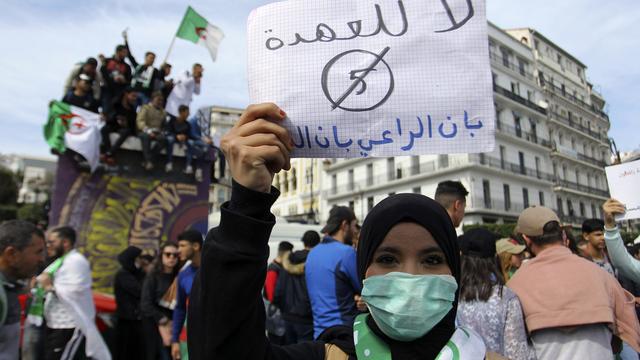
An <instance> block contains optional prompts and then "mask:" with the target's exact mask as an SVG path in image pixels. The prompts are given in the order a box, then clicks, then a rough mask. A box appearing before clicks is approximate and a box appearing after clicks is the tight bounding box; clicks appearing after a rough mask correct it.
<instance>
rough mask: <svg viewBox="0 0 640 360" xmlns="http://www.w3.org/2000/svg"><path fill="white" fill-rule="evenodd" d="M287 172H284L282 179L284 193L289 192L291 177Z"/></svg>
mask: <svg viewBox="0 0 640 360" xmlns="http://www.w3.org/2000/svg"><path fill="white" fill-rule="evenodd" d="M287 174H288V173H287V172H285V173H284V179H283V180H282V187H283V188H284V191H283V193H285V194H286V193H288V192H289V177H288V175H287Z"/></svg>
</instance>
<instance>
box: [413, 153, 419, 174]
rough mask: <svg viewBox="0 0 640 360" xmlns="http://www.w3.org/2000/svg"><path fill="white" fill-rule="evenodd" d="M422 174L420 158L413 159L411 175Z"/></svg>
mask: <svg viewBox="0 0 640 360" xmlns="http://www.w3.org/2000/svg"><path fill="white" fill-rule="evenodd" d="M418 174H420V156H412V157H411V175H418Z"/></svg>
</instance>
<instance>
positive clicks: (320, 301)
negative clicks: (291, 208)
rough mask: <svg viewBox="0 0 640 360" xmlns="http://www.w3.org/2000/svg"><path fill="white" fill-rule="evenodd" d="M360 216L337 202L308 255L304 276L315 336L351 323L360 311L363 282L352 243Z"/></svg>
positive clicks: (315, 337)
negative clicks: (320, 239) (328, 329)
mask: <svg viewBox="0 0 640 360" xmlns="http://www.w3.org/2000/svg"><path fill="white" fill-rule="evenodd" d="M356 223H357V219H356V216H355V214H354V213H353V211H352V210H351V209H350V208H348V207H346V206H334V207H333V208H332V209H331V210H330V211H329V219H328V220H327V224H326V225H325V226H324V228H322V231H321V232H322V233H323V234H325V236H324V238H323V239H322V241H321V242H320V244H318V246H316V247H314V248H313V249H312V250H311V251H310V252H309V255H308V256H307V263H306V265H305V277H306V281H307V290H308V292H309V299H310V300H311V309H312V310H313V337H314V339H317V338H318V337H319V336H320V334H322V332H323V331H325V330H326V329H327V328H330V327H332V326H336V325H350V324H352V323H353V319H354V318H355V316H356V315H357V314H358V310H357V308H356V302H355V296H356V295H359V294H360V289H361V287H362V284H361V283H360V281H359V280H358V276H357V267H356V251H355V250H354V249H353V247H351V245H352V244H353V237H354V234H355V232H356Z"/></svg>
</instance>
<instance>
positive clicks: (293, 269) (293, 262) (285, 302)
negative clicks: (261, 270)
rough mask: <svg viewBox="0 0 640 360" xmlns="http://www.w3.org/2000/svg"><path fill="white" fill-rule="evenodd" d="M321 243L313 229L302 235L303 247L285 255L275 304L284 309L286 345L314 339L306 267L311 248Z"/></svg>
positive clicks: (282, 310) (282, 311)
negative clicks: (305, 273)
mask: <svg viewBox="0 0 640 360" xmlns="http://www.w3.org/2000/svg"><path fill="white" fill-rule="evenodd" d="M319 242H320V236H319V235H318V233H317V232H316V231H313V230H309V231H307V232H305V233H304V235H303V236H302V243H303V244H304V249H303V250H299V251H295V252H291V251H289V252H287V253H285V254H284V255H282V269H281V270H280V275H279V276H278V280H277V285H276V291H275V296H274V299H273V303H274V304H275V305H276V306H277V307H278V308H279V309H280V311H281V313H282V319H283V320H284V345H291V344H297V343H299V342H302V341H311V340H313V315H312V313H311V302H310V301H309V295H308V293H307V282H306V279H305V275H304V267H305V262H306V261H307V256H308V255H309V251H310V250H311V249H313V248H314V247H315V246H316V245H318V243H319ZM268 276H269V270H267V277H268Z"/></svg>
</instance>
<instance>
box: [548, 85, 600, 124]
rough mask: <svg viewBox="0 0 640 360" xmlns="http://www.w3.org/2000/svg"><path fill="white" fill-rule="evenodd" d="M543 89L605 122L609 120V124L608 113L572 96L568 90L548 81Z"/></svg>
mask: <svg viewBox="0 0 640 360" xmlns="http://www.w3.org/2000/svg"><path fill="white" fill-rule="evenodd" d="M542 87H543V88H544V89H546V90H549V91H551V92H552V93H554V94H556V95H559V96H562V97H563V98H565V99H567V100H569V101H570V102H572V103H573V104H575V105H578V106H579V107H581V108H582V109H584V110H587V111H591V112H593V113H595V114H596V115H598V116H600V117H602V118H604V119H605V120H607V122H609V115H607V113H605V112H604V111H602V110H600V109H598V108H597V107H596V106H595V105H592V104H587V103H586V102H584V100H580V99H578V98H577V97H575V96H573V95H572V94H569V93H568V92H567V91H566V90H563V89H562V88H560V87H557V86H556V85H555V84H552V83H551V82H548V81H546V82H544V83H543V84H542Z"/></svg>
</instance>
